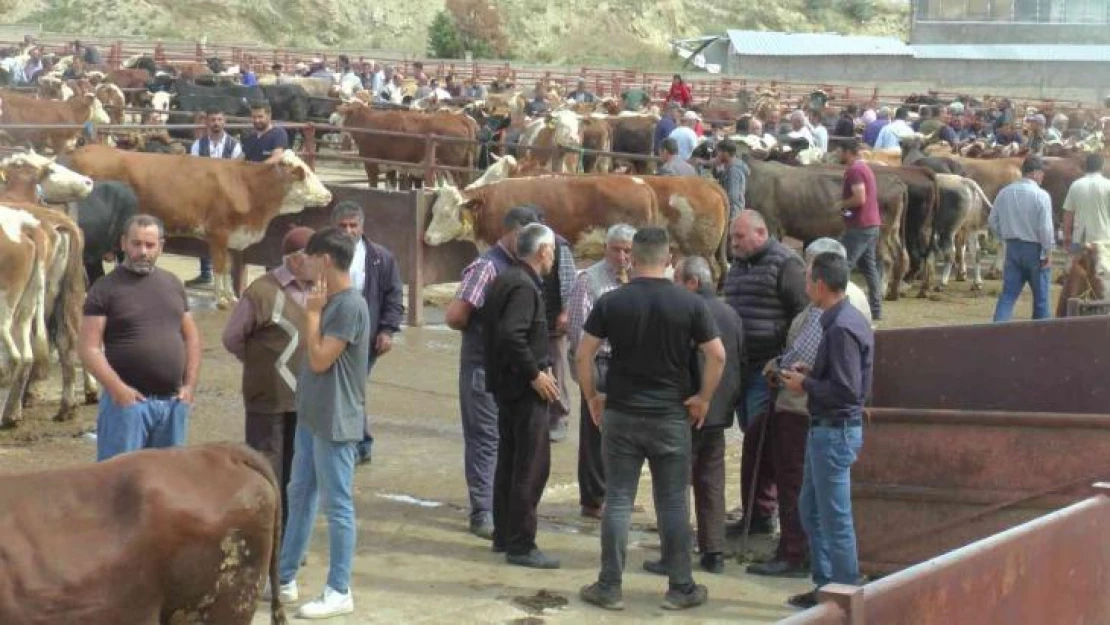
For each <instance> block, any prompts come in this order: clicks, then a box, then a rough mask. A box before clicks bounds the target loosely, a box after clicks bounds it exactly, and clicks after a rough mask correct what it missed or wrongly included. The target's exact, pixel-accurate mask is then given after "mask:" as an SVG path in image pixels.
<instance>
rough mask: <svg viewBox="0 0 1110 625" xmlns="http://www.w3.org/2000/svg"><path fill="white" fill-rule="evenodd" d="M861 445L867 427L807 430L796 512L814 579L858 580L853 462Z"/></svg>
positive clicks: (822, 582)
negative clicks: (853, 515)
mask: <svg viewBox="0 0 1110 625" xmlns="http://www.w3.org/2000/svg"><path fill="white" fill-rule="evenodd" d="M861 447H863V428H862V427H860V426H858V425H857V426H854V427H827V426H817V427H811V428H810V429H809V435H808V438H807V440H806V460H805V468H804V469H803V473H802V492H801V497H800V499H799V501H798V510H799V512H800V513H801V517H802V527H804V528H805V531H806V535H807V536H809V551H810V558H811V560H812V564H811V570H812V573H813V582H814V583H815V584H817V587H818V588H820V587H821V586H824V585H825V584H828V583H837V584H851V585H853V586H854V585H855V584H856V583H857V582H858V581H859V555H858V554H857V553H856V529H855V526H853V525H852V473H851V470H852V464H853V463H854V462H855V461H856V457H857V456H858V455H859V450H860V448H861Z"/></svg>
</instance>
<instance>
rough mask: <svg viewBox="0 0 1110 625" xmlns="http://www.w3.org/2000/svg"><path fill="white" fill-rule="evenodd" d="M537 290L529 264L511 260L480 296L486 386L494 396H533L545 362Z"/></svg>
mask: <svg viewBox="0 0 1110 625" xmlns="http://www.w3.org/2000/svg"><path fill="white" fill-rule="evenodd" d="M542 288H543V287H542V283H541V282H540V279H539V277H538V276H536V274H535V273H533V272H532V269H531V268H530V267H528V266H526V265H522V264H516V265H513V266H512V267H511V268H509V269H508V270H506V271H505V272H504V273H501V274H500V275H498V276H497V278H496V279H495V280H494V281H493V284H492V285H490V289H489V293H488V294H486V302H485V305H484V306H483V307H482V308H483V309H484V310H485V313H484V320H485V324H486V325H485V339H486V349H485V353H486V390H487V391H489V392H490V393H493V394H494V395H495V396H496V397H497V398H498V399H500V400H506V401H511V400H516V399H520V398H521V397H523V396H524V395H526V394H528V393H532V394H533V396H534V397H535V398H536V399H539V396H538V395H536V391H535V390H533V389H532V380H533V379H535V377H536V375H538V374H539V372H540V371H542V370H544V369H546V368H547V367H549V366H550V364H551V361H550V357H549V356H548V353H547V343H548V341H547V319H546V315H545V313H544V303H543V291H542Z"/></svg>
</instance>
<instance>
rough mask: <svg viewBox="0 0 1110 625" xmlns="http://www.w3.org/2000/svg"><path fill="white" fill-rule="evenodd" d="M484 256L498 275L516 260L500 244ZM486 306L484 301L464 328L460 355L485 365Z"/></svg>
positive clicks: (487, 286) (469, 360)
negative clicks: (484, 327) (484, 329)
mask: <svg viewBox="0 0 1110 625" xmlns="http://www.w3.org/2000/svg"><path fill="white" fill-rule="evenodd" d="M482 258H484V259H486V260H488V261H490V262H492V263H493V266H494V268H495V269H496V270H497V274H496V275H501V274H502V273H504V271H505V270H506V269H508V268H509V267H512V266H513V263H514V262H516V261H514V260H513V257H512V256H509V253H508V252H506V251H505V250H504V249H503V248H502V247H501V246H500V245H494V246H493V247H491V248H489V249H488V250H486V251H485V252H483V253H482ZM492 285H493V282H492V281H490V283H489V284H487V285H486V293H489V287H490V286H492ZM485 307H486V306H485V303H484V302H483V304H482V307H481V308H478V309H477V310H475V311H474V312H473V313H472V314H471V315H470V322H469V323H468V324H467V325H466V329H465V330H463V336H462V349H461V350H459V356H460V357H461V358H462V359H463V360H465V361H467V362H470V363H476V364H478V365H483V364H484V363H485V358H486V349H485V338H483V334H484V331H483V330H482V328H483V326H484V325H485V320H484V319H483V317H482V315H483V311H484V310H485Z"/></svg>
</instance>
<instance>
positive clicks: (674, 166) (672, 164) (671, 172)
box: [659, 156, 698, 176]
mask: <svg viewBox="0 0 1110 625" xmlns="http://www.w3.org/2000/svg"><path fill="white" fill-rule="evenodd" d="M659 175H660V176H696V175H698V172H697V171H695V170H694V166H693V165H691V164H690V163H687V162H686V161H684V160H681V159H679V158H678V157H677V156H676V157H674V158H672V159H671V160H669V161H667V162H666V163H664V164H663V165H662V166H660V167H659Z"/></svg>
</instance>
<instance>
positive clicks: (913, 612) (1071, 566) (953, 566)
mask: <svg viewBox="0 0 1110 625" xmlns="http://www.w3.org/2000/svg"><path fill="white" fill-rule="evenodd" d="M1107 579H1110V499H1108V498H1107V497H1106V496H1105V495H1096V496H1094V497H1090V498H1087V499H1084V500H1082V501H1079V502H1077V503H1074V504H1072V505H1070V506H1068V507H1066V508H1064V509H1062V510H1058V511H1056V512H1052V513H1050V514H1047V515H1045V516H1042V517H1039V518H1037V519H1034V520H1031V521H1028V522H1026V523H1023V524H1021V525H1018V526H1017V527H1012V528H1010V529H1008V530H1006V531H1004V532H1001V533H999V534H996V535H992V536H989V537H987V538H984V539H982V540H979V541H977V542H974V543H972V544H970V545H967V546H964V547H961V548H959V549H957V550H955V551H952V552H950V553H946V554H944V555H941V556H938V557H935V558H932V559H930V560H928V561H926V562H922V563H920V564H918V565H916V566H913V567H910V568H908V569H905V570H903V571H900V572H898V573H895V574H893V575H891V576H889V577H885V578H883V579H880V580H878V581H875V582H872V583H870V584H867V585H866V586H864V587H862V588H860V587H853V586H835V587H826V588H825V589H822V592H821V593H819V600H821V601H822V603H821V604H820V605H818V606H817V607H815V608H812V609H809V610H806V611H805V612H801V613H799V614H796V615H794V616H792V617H790V618H787V619H784V620H782V621H780V622H779V623H780V625H849V624H853V625H854V624H857V623H858V624H863V623H868V624H870V623H875V624H881V625H903V624H905V625H911V624H912V625H992V624H995V623H999V624H1011V623H1013V624H1025V623H1030V624H1033V623H1036V624H1042V623H1044V624H1049V623H1052V624H1056V623H1060V624H1063V623H1067V624H1079V623H1090V624H1092V625H1093V624H1096V623H1098V624H1101V623H1110V595H1108V594H1107V592H1106V580H1107Z"/></svg>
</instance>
